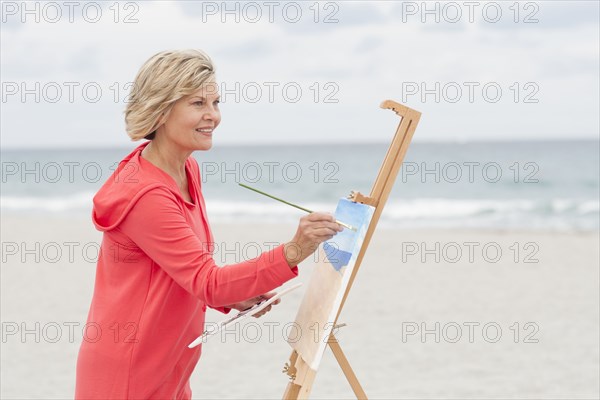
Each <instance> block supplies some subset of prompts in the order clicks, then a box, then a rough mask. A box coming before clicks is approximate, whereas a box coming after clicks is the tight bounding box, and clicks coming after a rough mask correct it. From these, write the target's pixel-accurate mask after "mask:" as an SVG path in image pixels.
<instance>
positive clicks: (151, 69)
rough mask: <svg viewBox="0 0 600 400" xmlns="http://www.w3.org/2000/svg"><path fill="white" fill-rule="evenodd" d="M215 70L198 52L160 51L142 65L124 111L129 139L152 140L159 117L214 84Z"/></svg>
mask: <svg viewBox="0 0 600 400" xmlns="http://www.w3.org/2000/svg"><path fill="white" fill-rule="evenodd" d="M214 76H215V68H214V66H213V63H212V60H211V59H210V57H209V56H208V55H207V54H206V53H204V52H202V51H200V50H180V51H163V52H160V53H158V54H155V55H154V56H152V57H150V59H149V60H148V61H146V62H145V63H144V65H142V67H141V68H140V70H139V72H138V74H137V76H136V77H135V81H134V83H133V87H132V88H131V93H130V96H129V103H128V104H127V107H126V109H125V126H126V130H127V134H128V135H129V137H130V138H131V140H133V141H136V140H140V139H144V138H146V139H153V138H154V134H155V131H156V129H157V128H158V127H159V123H160V122H161V118H162V117H163V116H164V117H166V116H168V114H169V112H170V111H171V108H172V107H173V104H174V103H175V102H176V101H177V100H179V99H181V98H182V97H185V96H189V95H191V94H192V93H194V92H196V91H197V90H198V89H200V88H201V87H202V85H204V84H205V83H208V82H214Z"/></svg>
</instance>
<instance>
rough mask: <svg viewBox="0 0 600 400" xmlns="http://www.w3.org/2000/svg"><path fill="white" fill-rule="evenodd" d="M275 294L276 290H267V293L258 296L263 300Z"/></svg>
mask: <svg viewBox="0 0 600 400" xmlns="http://www.w3.org/2000/svg"><path fill="white" fill-rule="evenodd" d="M276 294H277V292H269V293H265V294H263V295H261V296H259V297H260V298H261V299H263V300H268V299H270V298H271V297H273V296H275V295H276Z"/></svg>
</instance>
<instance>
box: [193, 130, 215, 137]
mask: <svg viewBox="0 0 600 400" xmlns="http://www.w3.org/2000/svg"><path fill="white" fill-rule="evenodd" d="M196 132H198V133H201V134H203V135H206V136H212V132H213V128H198V129H196Z"/></svg>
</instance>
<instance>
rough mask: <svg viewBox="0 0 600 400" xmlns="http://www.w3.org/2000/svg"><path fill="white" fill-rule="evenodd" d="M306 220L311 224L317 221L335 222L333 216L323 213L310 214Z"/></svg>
mask: <svg viewBox="0 0 600 400" xmlns="http://www.w3.org/2000/svg"><path fill="white" fill-rule="evenodd" d="M307 219H308V220H309V221H311V222H317V221H329V222H335V218H334V216H333V215H331V214H329V213H324V212H313V213H310V214H308V216H307Z"/></svg>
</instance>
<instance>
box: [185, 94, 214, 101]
mask: <svg viewBox="0 0 600 400" xmlns="http://www.w3.org/2000/svg"><path fill="white" fill-rule="evenodd" d="M194 99H200V100H206V97H204V96H192V97H191V98H190V100H194ZM215 100H221V95H218V96H217V97H216V98H215Z"/></svg>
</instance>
